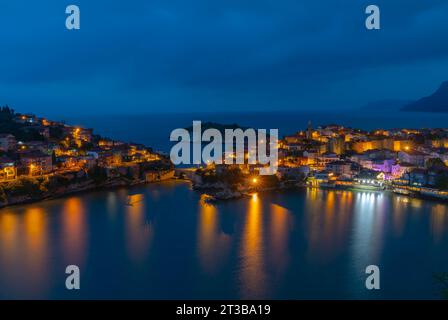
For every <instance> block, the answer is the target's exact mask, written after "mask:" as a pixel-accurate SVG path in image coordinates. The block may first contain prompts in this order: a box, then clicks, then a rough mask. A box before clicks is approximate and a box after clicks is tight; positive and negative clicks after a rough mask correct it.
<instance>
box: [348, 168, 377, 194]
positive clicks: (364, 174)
mask: <svg viewBox="0 0 448 320" xmlns="http://www.w3.org/2000/svg"><path fill="white" fill-rule="evenodd" d="M384 180H385V175H384V172H378V171H375V170H362V171H361V172H360V173H359V174H357V175H356V176H355V178H354V183H353V187H354V188H358V189H365V190H383V189H384V188H385V185H384Z"/></svg>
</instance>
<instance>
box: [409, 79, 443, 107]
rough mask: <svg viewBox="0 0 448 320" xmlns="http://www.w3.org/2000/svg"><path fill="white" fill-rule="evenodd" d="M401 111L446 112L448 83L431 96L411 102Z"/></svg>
mask: <svg viewBox="0 0 448 320" xmlns="http://www.w3.org/2000/svg"><path fill="white" fill-rule="evenodd" d="M401 110H402V111H418V112H448V81H445V82H443V83H442V84H441V86H440V88H439V89H438V90H437V91H436V92H434V93H433V94H432V95H430V96H428V97H424V98H421V99H420V100H417V101H415V102H412V103H410V104H408V105H406V106H404V107H403V108H401Z"/></svg>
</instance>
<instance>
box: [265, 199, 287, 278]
mask: <svg viewBox="0 0 448 320" xmlns="http://www.w3.org/2000/svg"><path fill="white" fill-rule="evenodd" d="M270 215H271V218H272V220H271V225H270V233H271V234H270V242H269V243H270V250H269V252H270V253H271V256H272V258H271V259H269V260H270V261H272V263H273V264H274V267H275V269H276V271H277V272H279V273H281V272H282V271H283V270H284V269H285V267H286V266H287V264H288V260H289V252H288V235H289V230H288V228H289V222H290V215H291V213H290V212H289V210H288V209H286V208H284V207H282V206H279V205H277V204H272V205H271V210H270Z"/></svg>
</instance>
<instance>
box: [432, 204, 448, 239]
mask: <svg viewBox="0 0 448 320" xmlns="http://www.w3.org/2000/svg"><path fill="white" fill-rule="evenodd" d="M447 215H448V212H447V207H446V205H442V204H436V205H434V206H433V207H432V210H431V224H430V225H431V234H432V236H433V239H434V242H436V243H437V242H439V241H440V240H441V239H442V237H443V234H444V232H445V227H446V222H447Z"/></svg>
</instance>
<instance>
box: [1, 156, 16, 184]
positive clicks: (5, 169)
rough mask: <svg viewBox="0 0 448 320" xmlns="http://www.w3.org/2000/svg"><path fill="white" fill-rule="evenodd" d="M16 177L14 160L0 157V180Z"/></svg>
mask: <svg viewBox="0 0 448 320" xmlns="http://www.w3.org/2000/svg"><path fill="white" fill-rule="evenodd" d="M16 177H17V168H16V165H15V162H14V161H13V160H11V159H9V158H7V157H0V182H5V181H11V180H14V179H16Z"/></svg>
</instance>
